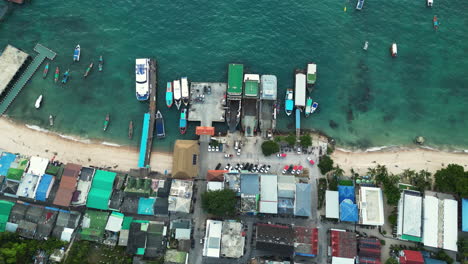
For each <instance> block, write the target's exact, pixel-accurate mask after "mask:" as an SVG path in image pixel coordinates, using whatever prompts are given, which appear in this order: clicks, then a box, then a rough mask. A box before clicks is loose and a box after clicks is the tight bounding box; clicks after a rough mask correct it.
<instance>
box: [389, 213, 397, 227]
mask: <svg viewBox="0 0 468 264" xmlns="http://www.w3.org/2000/svg"><path fill="white" fill-rule="evenodd" d="M397 219H398V218H397V214H396V212H395V211H393V212H392V214H391V215H389V216H388V222H389V223H390V225H391V226H392V228H393V227H395V226H396V224H397Z"/></svg>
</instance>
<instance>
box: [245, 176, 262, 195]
mask: <svg viewBox="0 0 468 264" xmlns="http://www.w3.org/2000/svg"><path fill="white" fill-rule="evenodd" d="M241 193H243V194H259V193H260V182H259V176H258V174H241Z"/></svg>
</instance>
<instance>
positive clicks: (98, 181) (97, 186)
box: [86, 170, 117, 210]
mask: <svg viewBox="0 0 468 264" xmlns="http://www.w3.org/2000/svg"><path fill="white" fill-rule="evenodd" d="M116 175H117V173H115V172H109V171H102V170H97V171H96V174H95V175H94V178H93V183H92V185H91V190H90V191H89V195H88V200H87V202H86V207H88V208H95V209H101V210H107V209H109V199H110V197H111V195H112V187H113V185H114V180H115V176H116Z"/></svg>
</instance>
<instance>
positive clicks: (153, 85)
mask: <svg viewBox="0 0 468 264" xmlns="http://www.w3.org/2000/svg"><path fill="white" fill-rule="evenodd" d="M156 67H157V66H156V60H154V59H151V61H150V68H149V70H150V71H149V85H150V103H149V114H150V122H149V127H148V141H147V143H146V154H145V165H146V166H147V165H149V164H150V161H151V149H152V146H153V135H154V123H155V122H156V94H157V92H158V87H157V83H158V80H157V74H156Z"/></svg>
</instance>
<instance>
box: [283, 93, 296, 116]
mask: <svg viewBox="0 0 468 264" xmlns="http://www.w3.org/2000/svg"><path fill="white" fill-rule="evenodd" d="M293 97H294V92H293V89H287V90H286V100H285V103H284V104H285V106H284V110H285V111H286V115H288V116H290V115H291V113H292V111H293V108H294V101H293Z"/></svg>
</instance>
